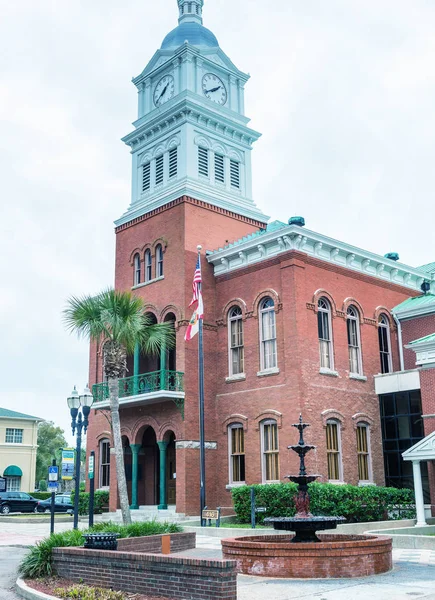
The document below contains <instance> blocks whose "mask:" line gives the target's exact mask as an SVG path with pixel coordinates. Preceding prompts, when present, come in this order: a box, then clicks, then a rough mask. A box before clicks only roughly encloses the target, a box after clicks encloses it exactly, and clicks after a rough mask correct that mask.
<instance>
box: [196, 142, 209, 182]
mask: <svg viewBox="0 0 435 600" xmlns="http://www.w3.org/2000/svg"><path fill="white" fill-rule="evenodd" d="M198 173H199V174H200V175H203V176H204V177H208V150H207V148H203V147H202V146H198Z"/></svg>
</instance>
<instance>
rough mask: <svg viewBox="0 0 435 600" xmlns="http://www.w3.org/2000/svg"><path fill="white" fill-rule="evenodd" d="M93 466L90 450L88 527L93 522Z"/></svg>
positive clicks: (92, 454) (93, 460)
mask: <svg viewBox="0 0 435 600" xmlns="http://www.w3.org/2000/svg"><path fill="white" fill-rule="evenodd" d="M94 466H95V452H94V451H93V450H91V453H90V455H89V464H88V479H89V527H92V526H93V524H94V494H95V479H94Z"/></svg>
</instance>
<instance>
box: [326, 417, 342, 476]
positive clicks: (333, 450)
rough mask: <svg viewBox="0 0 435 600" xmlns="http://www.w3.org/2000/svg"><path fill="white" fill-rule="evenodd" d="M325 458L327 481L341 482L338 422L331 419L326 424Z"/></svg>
mask: <svg viewBox="0 0 435 600" xmlns="http://www.w3.org/2000/svg"><path fill="white" fill-rule="evenodd" d="M326 456H327V461H328V479H329V481H343V466H342V461H341V431H340V422H339V421H335V420H332V419H331V420H329V421H327V422H326Z"/></svg>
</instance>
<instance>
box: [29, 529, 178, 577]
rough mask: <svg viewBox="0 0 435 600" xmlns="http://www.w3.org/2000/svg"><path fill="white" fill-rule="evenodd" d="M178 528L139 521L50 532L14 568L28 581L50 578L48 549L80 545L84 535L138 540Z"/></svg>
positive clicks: (50, 558)
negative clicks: (115, 534) (104, 535)
mask: <svg viewBox="0 0 435 600" xmlns="http://www.w3.org/2000/svg"><path fill="white" fill-rule="evenodd" d="M180 531H182V528H181V527H180V526H179V525H177V524H176V523H158V522H157V521H142V522H140V523H132V524H131V525H120V524H119V523H111V522H110V521H108V522H107V523H97V524H96V525H94V527H91V528H90V529H86V530H84V531H81V530H77V529H73V530H72V531H64V532H63V533H53V534H52V535H51V536H50V537H48V538H45V539H43V540H41V541H40V542H37V543H36V545H35V546H31V548H30V551H29V553H28V554H27V555H26V556H25V557H24V558H23V560H22V561H21V564H20V566H19V568H18V570H19V573H20V574H21V575H22V576H23V577H25V578H28V579H37V578H39V577H50V576H51V575H52V550H53V548H64V547H67V546H83V534H84V533H119V537H120V538H126V537H141V536H144V535H157V534H161V533H179V532H180Z"/></svg>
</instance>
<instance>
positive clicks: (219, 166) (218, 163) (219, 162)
mask: <svg viewBox="0 0 435 600" xmlns="http://www.w3.org/2000/svg"><path fill="white" fill-rule="evenodd" d="M214 178H215V181H218V182H219V183H225V159H224V157H223V156H222V154H215V155H214Z"/></svg>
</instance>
